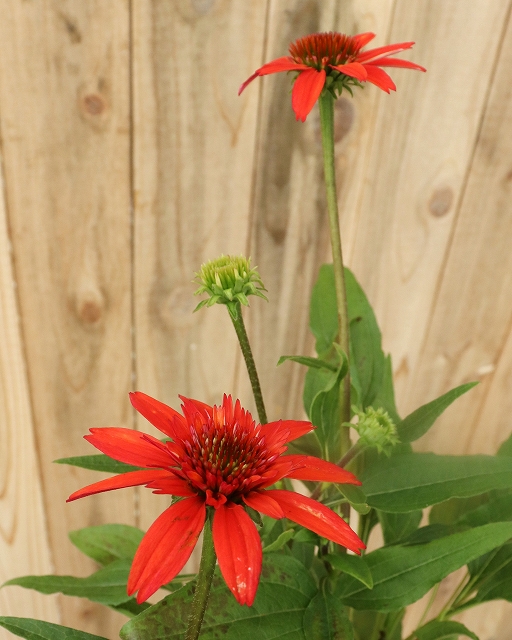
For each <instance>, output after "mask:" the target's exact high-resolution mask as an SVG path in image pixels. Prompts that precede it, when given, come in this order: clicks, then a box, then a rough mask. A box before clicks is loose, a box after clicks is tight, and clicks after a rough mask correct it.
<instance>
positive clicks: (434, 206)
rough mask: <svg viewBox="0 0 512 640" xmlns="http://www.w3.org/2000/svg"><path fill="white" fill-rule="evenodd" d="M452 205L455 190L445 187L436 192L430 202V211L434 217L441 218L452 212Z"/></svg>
mask: <svg viewBox="0 0 512 640" xmlns="http://www.w3.org/2000/svg"><path fill="white" fill-rule="evenodd" d="M452 203H453V189H451V188H450V187H443V188H441V189H436V190H435V191H434V193H433V194H432V196H431V198H430V200H429V202H428V209H429V211H430V213H431V214H432V215H433V216H434V217H436V218H441V217H442V216H444V215H446V214H447V213H448V212H449V211H450V208H451V206H452Z"/></svg>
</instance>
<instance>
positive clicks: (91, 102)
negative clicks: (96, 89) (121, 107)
mask: <svg viewBox="0 0 512 640" xmlns="http://www.w3.org/2000/svg"><path fill="white" fill-rule="evenodd" d="M82 106H83V110H84V111H85V113H86V114H87V115H89V116H100V115H101V114H102V113H103V112H104V111H105V110H106V108H107V102H106V100H105V99H104V98H103V96H101V95H99V94H98V93H88V94H86V95H85V96H84V97H83V98H82Z"/></svg>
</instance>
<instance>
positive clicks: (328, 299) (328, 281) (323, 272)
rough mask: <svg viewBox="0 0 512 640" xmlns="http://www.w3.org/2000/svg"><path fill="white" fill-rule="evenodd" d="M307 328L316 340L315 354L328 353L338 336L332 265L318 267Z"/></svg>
mask: <svg viewBox="0 0 512 640" xmlns="http://www.w3.org/2000/svg"><path fill="white" fill-rule="evenodd" d="M309 326H310V327H311V331H312V332H313V335H314V336H315V338H316V347H315V348H316V352H317V353H318V355H320V356H322V355H324V354H325V353H326V352H328V351H329V350H330V348H331V345H332V343H333V342H334V341H335V340H336V336H337V335H338V310H337V306H336V287H335V284H334V270H333V267H332V264H323V265H322V266H321V267H320V272H319V274H318V279H317V281H316V282H315V286H314V287H313V292H312V294H311V304H310V311H309Z"/></svg>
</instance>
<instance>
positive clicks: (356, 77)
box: [238, 31, 426, 122]
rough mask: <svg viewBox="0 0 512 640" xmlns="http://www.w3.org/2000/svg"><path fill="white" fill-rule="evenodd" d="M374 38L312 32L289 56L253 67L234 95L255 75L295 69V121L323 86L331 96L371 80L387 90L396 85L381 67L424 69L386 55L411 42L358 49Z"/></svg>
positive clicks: (305, 115)
mask: <svg viewBox="0 0 512 640" xmlns="http://www.w3.org/2000/svg"><path fill="white" fill-rule="evenodd" d="M373 38H375V34H374V33H360V34H358V35H355V36H347V35H345V34H343V33H334V32H332V31H330V32H329V33H312V34H311V35H308V36H305V37H304V38H299V39H298V40H296V41H295V42H294V43H293V44H291V45H290V48H289V53H290V55H289V56H284V57H282V58H277V59H276V60H272V62H267V64H264V65H263V66H262V67H260V68H259V69H257V70H256V71H255V72H254V73H253V74H252V76H250V78H248V79H247V80H246V81H245V82H244V83H243V84H242V86H241V87H240V89H239V91H238V95H240V94H241V93H242V91H243V90H244V89H245V87H246V86H247V85H248V84H249V83H250V82H252V81H253V80H254V79H255V78H257V77H258V76H265V75H268V74H270V73H279V72H280V71H297V72H298V75H297V77H296V79H295V83H294V85H293V91H292V107H293V110H294V111H295V116H296V118H297V120H302V122H304V121H305V120H306V118H307V116H308V114H309V112H310V111H311V109H312V108H313V105H314V104H315V102H316V101H317V100H318V98H319V96H320V94H321V93H322V90H323V89H324V87H325V88H326V89H328V90H329V91H330V92H331V93H332V95H333V96H334V97H337V95H336V94H340V93H341V92H342V90H343V89H347V90H348V91H350V92H351V86H354V85H357V86H361V85H360V83H361V82H371V83H372V84H374V85H376V86H377V87H379V88H380V89H382V90H383V91H386V92H387V93H389V92H390V90H393V91H394V90H395V89H396V86H395V83H394V82H393V80H391V78H390V77H389V75H388V74H387V73H386V72H385V71H383V70H382V67H403V68H406V69H418V70H419V71H426V69H424V67H421V66H420V65H418V64H414V63H413V62H409V61H408V60H400V59H397V58H392V57H390V56H392V55H394V54H395V53H399V52H400V51H404V50H405V49H410V48H411V47H412V46H413V44H414V42H400V43H398V44H389V45H387V46H384V47H377V48H376V49H370V50H368V51H361V49H362V48H363V47H364V46H365V45H367V44H368V42H370V41H371V40H373Z"/></svg>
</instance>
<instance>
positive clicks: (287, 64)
mask: <svg viewBox="0 0 512 640" xmlns="http://www.w3.org/2000/svg"><path fill="white" fill-rule="evenodd" d="M310 68H311V67H308V66H307V65H305V64H299V63H298V62H295V60H294V59H293V58H290V57H288V56H283V57H282V58H276V59H275V60H272V61H271V62H267V63H266V64H264V65H263V66H262V67H260V68H259V69H257V70H256V71H255V72H254V73H253V74H252V76H250V77H249V78H247V80H246V81H245V82H244V83H243V84H242V85H241V87H240V89H238V95H240V94H241V93H242V91H243V90H244V89H245V87H246V86H247V85H248V84H250V83H251V82H252V81H253V80H254V79H255V78H257V77H258V76H267V75H269V74H271V73H279V72H281V71H300V70H301V69H310Z"/></svg>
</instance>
